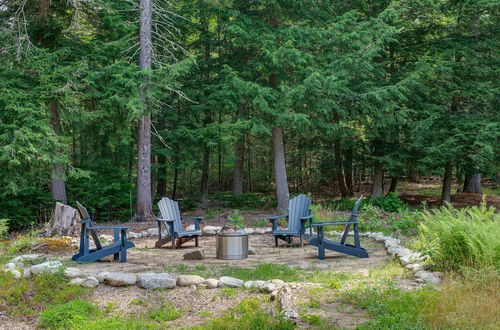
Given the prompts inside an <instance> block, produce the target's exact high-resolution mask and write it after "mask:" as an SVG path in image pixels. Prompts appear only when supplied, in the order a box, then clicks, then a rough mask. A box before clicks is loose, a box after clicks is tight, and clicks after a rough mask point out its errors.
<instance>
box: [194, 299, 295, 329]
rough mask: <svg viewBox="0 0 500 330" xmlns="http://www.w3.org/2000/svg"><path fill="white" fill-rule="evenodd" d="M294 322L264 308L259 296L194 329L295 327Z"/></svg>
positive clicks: (246, 300)
mask: <svg viewBox="0 0 500 330" xmlns="http://www.w3.org/2000/svg"><path fill="white" fill-rule="evenodd" d="M293 328H294V325H293V323H291V322H289V321H286V320H283V319H281V318H275V317H273V316H271V315H270V314H269V313H267V312H265V311H264V310H263V309H262V301H260V300H259V299H257V298H247V299H244V300H242V301H241V302H240V303H239V304H238V305H237V306H236V307H234V308H232V309H230V310H229V311H228V312H227V313H225V314H224V315H223V316H221V317H218V318H216V319H213V320H211V321H210V322H208V323H206V324H204V325H202V326H199V327H195V328H193V329H198V330H202V329H203V330H208V329H214V330H218V329H227V330H236V329H280V330H287V329H293Z"/></svg>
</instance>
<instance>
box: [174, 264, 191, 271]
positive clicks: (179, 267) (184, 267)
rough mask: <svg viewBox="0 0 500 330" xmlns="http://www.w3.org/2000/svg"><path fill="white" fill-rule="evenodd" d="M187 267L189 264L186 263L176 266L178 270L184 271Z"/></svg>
mask: <svg viewBox="0 0 500 330" xmlns="http://www.w3.org/2000/svg"><path fill="white" fill-rule="evenodd" d="M187 268H188V266H187V265H185V264H179V265H177V267H176V269H177V271H178V272H184V271H185V270H186V269H187Z"/></svg>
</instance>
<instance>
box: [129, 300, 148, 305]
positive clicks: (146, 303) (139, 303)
mask: <svg viewBox="0 0 500 330" xmlns="http://www.w3.org/2000/svg"><path fill="white" fill-rule="evenodd" d="M129 304H130V305H132V306H147V305H148V302H147V301H145V300H144V299H141V298H134V299H132V300H130V302H129Z"/></svg>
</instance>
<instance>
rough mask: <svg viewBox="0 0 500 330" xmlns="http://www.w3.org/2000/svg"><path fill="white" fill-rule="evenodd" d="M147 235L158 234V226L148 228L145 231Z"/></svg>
mask: <svg viewBox="0 0 500 330" xmlns="http://www.w3.org/2000/svg"><path fill="white" fill-rule="evenodd" d="M146 232H147V233H148V237H153V236H158V233H159V231H158V228H149V229H148V230H147V231H146Z"/></svg>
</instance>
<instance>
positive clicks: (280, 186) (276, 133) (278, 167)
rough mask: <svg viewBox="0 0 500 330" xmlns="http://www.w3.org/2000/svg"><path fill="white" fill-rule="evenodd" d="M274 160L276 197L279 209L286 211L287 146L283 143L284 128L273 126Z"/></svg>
mask: <svg viewBox="0 0 500 330" xmlns="http://www.w3.org/2000/svg"><path fill="white" fill-rule="evenodd" d="M272 139H273V160H274V178H275V180H276V197H277V200H278V210H280V211H286V209H287V208H288V199H289V193H288V180H287V177H286V165H285V147H284V145H283V130H282V129H281V128H277V127H275V128H273V130H272Z"/></svg>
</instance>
